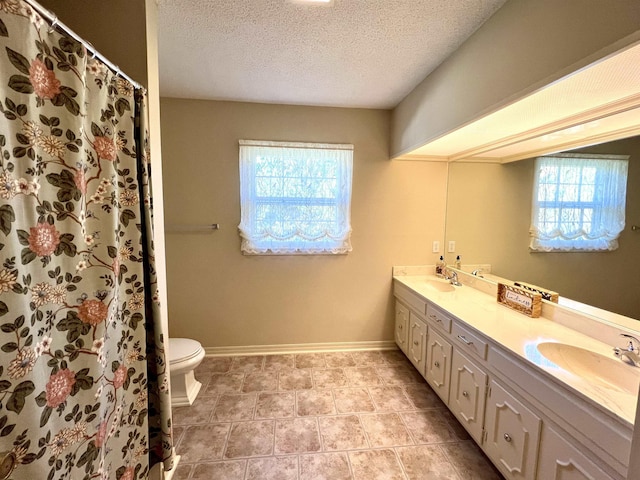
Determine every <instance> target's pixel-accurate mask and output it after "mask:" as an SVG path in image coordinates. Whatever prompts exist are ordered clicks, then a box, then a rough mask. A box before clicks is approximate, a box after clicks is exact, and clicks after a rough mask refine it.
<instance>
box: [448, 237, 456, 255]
mask: <svg viewBox="0 0 640 480" xmlns="http://www.w3.org/2000/svg"><path fill="white" fill-rule="evenodd" d="M455 251H456V241H455V240H449V249H448V252H449V253H454V252H455Z"/></svg>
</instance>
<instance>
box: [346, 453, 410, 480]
mask: <svg viewBox="0 0 640 480" xmlns="http://www.w3.org/2000/svg"><path fill="white" fill-rule="evenodd" d="M349 459H350V460H351V468H352V470H353V478H354V479H355V480H405V478H406V477H405V476H404V473H403V472H402V467H401V466H400V463H399V462H398V459H397V457H396V454H395V453H394V451H393V450H391V449H385V450H365V451H362V452H349Z"/></svg>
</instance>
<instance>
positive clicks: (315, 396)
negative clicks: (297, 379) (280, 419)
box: [296, 390, 336, 417]
mask: <svg viewBox="0 0 640 480" xmlns="http://www.w3.org/2000/svg"><path fill="white" fill-rule="evenodd" d="M335 413H336V407H335V404H334V402H333V393H331V390H301V391H298V392H296V414H297V415H298V416H299V417H306V416H310V415H334V414H335Z"/></svg>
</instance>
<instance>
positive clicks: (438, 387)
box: [425, 328, 453, 403]
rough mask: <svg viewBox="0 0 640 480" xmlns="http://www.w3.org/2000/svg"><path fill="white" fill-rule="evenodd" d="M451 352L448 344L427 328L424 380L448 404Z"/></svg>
mask: <svg viewBox="0 0 640 480" xmlns="http://www.w3.org/2000/svg"><path fill="white" fill-rule="evenodd" d="M452 350H453V348H452V347H451V344H450V343H449V342H447V341H446V340H445V339H444V338H442V336H441V335H440V334H438V333H437V332H436V331H435V330H434V329H433V328H429V332H428V335H427V362H426V375H425V378H426V379H427V382H429V385H431V388H433V390H434V391H435V392H436V393H437V394H438V395H439V396H440V398H441V399H442V401H443V402H444V403H449V385H450V383H451V355H452Z"/></svg>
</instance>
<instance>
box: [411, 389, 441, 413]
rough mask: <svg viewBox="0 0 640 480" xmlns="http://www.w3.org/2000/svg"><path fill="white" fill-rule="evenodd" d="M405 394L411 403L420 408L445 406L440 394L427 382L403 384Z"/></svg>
mask: <svg viewBox="0 0 640 480" xmlns="http://www.w3.org/2000/svg"><path fill="white" fill-rule="evenodd" d="M403 388H404V391H405V394H406V395H407V397H409V400H411V403H413V405H414V406H415V407H416V408H417V409H418V410H424V409H427V408H444V407H445V405H444V403H443V402H442V400H440V397H438V394H436V392H434V391H433V389H432V388H431V387H430V386H429V385H428V384H426V383H414V384H411V385H404V386H403Z"/></svg>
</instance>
